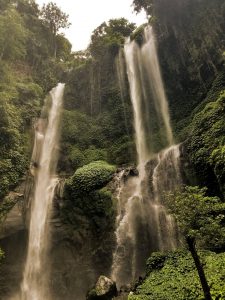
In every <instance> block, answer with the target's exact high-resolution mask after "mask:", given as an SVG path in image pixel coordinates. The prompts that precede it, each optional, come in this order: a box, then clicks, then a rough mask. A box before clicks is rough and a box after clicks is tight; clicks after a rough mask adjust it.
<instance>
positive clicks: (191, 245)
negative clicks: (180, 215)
mask: <svg viewBox="0 0 225 300" xmlns="http://www.w3.org/2000/svg"><path fill="white" fill-rule="evenodd" d="M186 242H187V244H188V249H189V251H190V252H191V255H192V258H193V260H194V262H195V266H196V269H197V271H198V276H199V279H200V282H201V285H202V289H203V292H204V296H205V300H212V296H211V294H210V288H209V285H208V282H207V280H206V276H205V272H204V269H203V267H202V264H201V262H200V259H199V256H198V253H197V250H196V248H195V238H193V237H190V236H187V237H186Z"/></svg>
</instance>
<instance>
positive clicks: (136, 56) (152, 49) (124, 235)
mask: <svg viewBox="0 0 225 300" xmlns="http://www.w3.org/2000/svg"><path fill="white" fill-rule="evenodd" d="M124 53H125V59H126V66H127V75H128V80H129V84H130V96H131V102H132V106H133V114H134V129H135V143H136V150H137V161H138V167H137V169H138V172H139V176H138V177H133V178H130V179H129V180H127V182H126V183H125V184H124V185H123V188H122V190H120V199H119V204H120V215H119V220H120V221H119V223H118V219H117V229H116V233H115V234H116V243H117V246H116V250H115V252H114V255H113V264H112V273H111V276H112V278H113V279H114V280H115V281H116V282H117V284H118V285H119V286H120V285H123V284H127V283H129V282H131V281H132V280H134V279H135V278H137V276H139V275H142V273H143V272H144V269H145V260H146V258H147V257H148V256H149V254H150V253H151V252H152V251H157V250H166V249H173V248H174V247H176V237H175V234H176V228H175V223H174V221H173V218H172V217H171V216H170V215H168V214H167V212H166V209H165V207H164V206H163V204H162V198H163V193H164V192H168V191H171V190H174V189H175V188H176V187H177V185H179V184H180V182H181V176H180V170H179V145H177V146H173V134H172V128H171V124H170V116H169V109H168V103H167V99H166V94H165V91H164V87H163V81H162V77H161V74H160V66H159V61H158V56H157V50H156V45H155V38H154V34H153V31H152V28H151V27H149V26H147V27H146V28H145V32H144V44H143V45H142V47H139V46H138V45H137V44H136V42H135V41H132V42H130V41H127V43H126V44H125V47H124ZM152 111H155V113H156V114H157V118H155V116H154V115H153V112H152ZM153 117H154V120H155V119H156V122H158V127H159V129H160V132H161V133H163V134H162V137H161V138H162V139H166V143H165V142H164V143H165V144H166V147H167V148H166V150H163V151H162V152H160V153H159V154H158V155H157V157H155V156H156V155H155V153H154V151H153V147H152V143H153V142H154V136H153V134H152V128H151V127H150V126H149V123H150V121H151V120H152V118H153ZM157 120H158V121H157ZM149 161H150V163H148V162H149Z"/></svg>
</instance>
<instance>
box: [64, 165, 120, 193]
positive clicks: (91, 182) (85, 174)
mask: <svg viewBox="0 0 225 300" xmlns="http://www.w3.org/2000/svg"><path fill="white" fill-rule="evenodd" d="M115 171H116V168H115V167H114V166H112V165H109V164H108V163H106V162H105V161H95V162H92V163H90V164H88V165H85V166H83V167H82V168H79V169H77V171H76V172H75V173H74V175H73V176H72V177H71V178H70V179H69V180H67V182H66V189H65V190H66V191H69V192H70V194H77V195H78V194H87V193H89V192H90V191H95V190H98V189H101V188H102V187H104V186H105V185H106V184H107V183H108V182H109V181H110V180H111V179H112V177H113V174H114V173H115Z"/></svg>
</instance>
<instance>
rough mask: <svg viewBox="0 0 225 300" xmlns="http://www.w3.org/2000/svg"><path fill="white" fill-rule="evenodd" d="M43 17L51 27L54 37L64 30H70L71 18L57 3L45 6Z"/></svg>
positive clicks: (42, 11)
mask: <svg viewBox="0 0 225 300" xmlns="http://www.w3.org/2000/svg"><path fill="white" fill-rule="evenodd" d="M41 17H42V19H43V20H44V22H45V23H46V24H47V25H48V26H49V28H50V30H51V32H52V33H53V35H56V34H57V33H58V31H59V30H60V29H62V28H68V27H69V26H70V25H71V24H70V22H69V16H68V15H67V14H65V13H64V12H62V11H61V9H60V8H59V7H58V6H57V5H56V3H53V2H50V3H48V4H44V5H43V7H42V10H41Z"/></svg>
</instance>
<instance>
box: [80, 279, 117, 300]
mask: <svg viewBox="0 0 225 300" xmlns="http://www.w3.org/2000/svg"><path fill="white" fill-rule="evenodd" d="M117 294H118V293H117V288H116V283H115V282H114V281H112V280H111V279H109V278H107V277H105V276H100V277H99V279H98V281H97V283H96V285H95V287H94V288H93V289H91V290H90V291H89V292H88V294H87V298H86V299H87V300H111V299H112V298H113V297H115V296H117Z"/></svg>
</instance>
